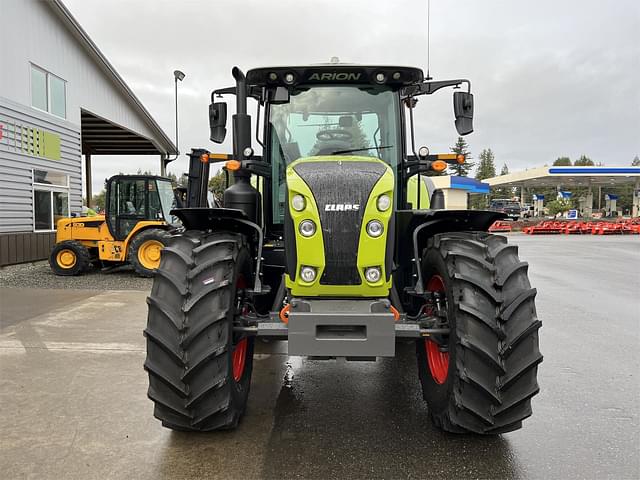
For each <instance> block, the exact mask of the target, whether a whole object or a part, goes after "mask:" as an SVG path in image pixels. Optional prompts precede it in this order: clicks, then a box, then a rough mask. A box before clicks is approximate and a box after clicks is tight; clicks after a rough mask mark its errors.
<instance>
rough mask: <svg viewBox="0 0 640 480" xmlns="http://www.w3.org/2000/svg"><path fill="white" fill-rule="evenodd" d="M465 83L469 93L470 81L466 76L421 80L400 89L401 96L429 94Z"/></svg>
mask: <svg viewBox="0 0 640 480" xmlns="http://www.w3.org/2000/svg"><path fill="white" fill-rule="evenodd" d="M463 83H466V84H467V91H468V92H469V93H471V82H470V81H469V80H467V79H466V78H459V79H456V80H441V81H437V82H422V83H420V84H418V85H410V86H408V87H405V88H404V89H402V98H408V97H412V96H416V95H431V94H432V93H435V92H437V91H438V90H440V89H441V88H445V87H459V86H460V85H461V84H463Z"/></svg>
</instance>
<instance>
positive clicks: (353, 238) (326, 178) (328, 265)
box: [294, 158, 386, 285]
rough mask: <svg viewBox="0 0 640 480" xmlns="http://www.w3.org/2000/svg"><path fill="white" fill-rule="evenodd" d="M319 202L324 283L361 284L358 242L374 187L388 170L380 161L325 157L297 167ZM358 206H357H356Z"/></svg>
mask: <svg viewBox="0 0 640 480" xmlns="http://www.w3.org/2000/svg"><path fill="white" fill-rule="evenodd" d="M294 169H295V171H296V173H297V174H298V175H299V176H300V177H301V178H302V179H303V180H304V181H305V183H306V184H307V185H308V186H309V188H310V189H311V192H312V193H313V197H314V199H315V201H316V204H317V205H318V210H319V214H320V224H321V225H320V227H321V229H322V238H323V241H324V258H325V270H324V273H323V274H322V277H321V278H320V283H321V284H323V285H359V284H360V283H361V280H360V275H359V274H358V267H357V263H356V262H357V258H358V242H359V239H360V229H361V227H362V218H363V216H364V210H365V207H366V205H367V200H368V199H369V195H370V194H371V190H372V189H373V187H374V185H375V184H376V183H377V182H378V180H379V179H380V177H382V175H383V174H384V172H385V170H386V166H385V164H383V163H382V162H379V161H377V162H376V161H372V162H367V161H362V162H359V161H341V160H339V159H338V158H336V159H335V160H323V161H317V162H304V163H300V164H298V165H296V166H295V167H294ZM356 206H357V208H356Z"/></svg>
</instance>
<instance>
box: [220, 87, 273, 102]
mask: <svg viewBox="0 0 640 480" xmlns="http://www.w3.org/2000/svg"><path fill="white" fill-rule="evenodd" d="M248 91H249V97H251V98H255V99H256V100H258V101H263V94H262V88H260V87H249V88H248ZM235 94H236V87H226V88H218V89H216V90H214V91H212V92H211V102H214V101H215V97H216V96H222V95H235Z"/></svg>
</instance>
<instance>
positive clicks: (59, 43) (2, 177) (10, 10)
mask: <svg viewBox="0 0 640 480" xmlns="http://www.w3.org/2000/svg"><path fill="white" fill-rule="evenodd" d="M1 10H2V12H1V15H0V45H2V48H0V266H1V265H6V264H11V263H19V262H25V261H32V260H38V259H43V258H47V256H48V254H49V251H50V249H51V246H52V242H53V240H54V237H55V234H54V229H55V223H56V219H57V218H59V217H61V216H69V215H71V214H73V213H80V211H81V207H82V181H83V179H82V161H83V156H84V161H85V163H86V165H85V166H86V168H85V170H86V172H87V174H86V175H85V179H84V181H85V185H86V190H87V198H91V193H92V192H91V157H92V156H94V157H95V156H96V155H147V154H148V155H158V156H159V161H160V162H161V165H162V169H163V170H164V163H165V159H166V158H167V156H168V155H173V154H175V150H176V148H175V146H174V145H173V143H172V142H171V140H169V138H168V137H167V135H166V134H165V133H164V132H163V131H162V129H161V128H160V127H159V126H158V124H157V123H156V122H155V120H154V119H153V118H152V117H151V115H150V114H149V112H148V111H147V110H146V109H145V108H144V106H143V105H142V103H141V102H140V100H138V98H137V97H136V96H135V95H134V93H133V92H132V91H131V89H130V88H129V87H128V86H127V85H126V84H125V82H124V80H123V79H122V78H121V77H120V76H119V75H118V73H117V72H116V71H115V69H114V68H113V66H112V65H111V64H110V63H109V62H108V61H107V59H106V58H105V57H104V55H103V54H102V53H101V52H100V50H99V49H98V47H97V46H96V45H95V44H94V43H93V42H92V41H91V39H90V38H89V37H88V35H87V33H86V32H85V31H84V30H83V29H82V27H80V25H79V24H78V22H77V21H76V20H75V19H74V18H73V16H72V15H71V13H70V12H69V10H67V8H66V7H65V6H64V5H63V4H62V2H61V1H60V0H49V1H42V0H20V1H9V2H3V4H2V9H1Z"/></svg>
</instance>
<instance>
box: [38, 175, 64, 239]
mask: <svg viewBox="0 0 640 480" xmlns="http://www.w3.org/2000/svg"><path fill="white" fill-rule="evenodd" d="M68 216H69V176H68V175H66V174H64V173H60V172H51V171H48V170H33V230H34V231H36V232H37V231H49V232H50V231H53V230H55V229H56V225H57V223H58V220H60V219H61V218H65V217H68Z"/></svg>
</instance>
